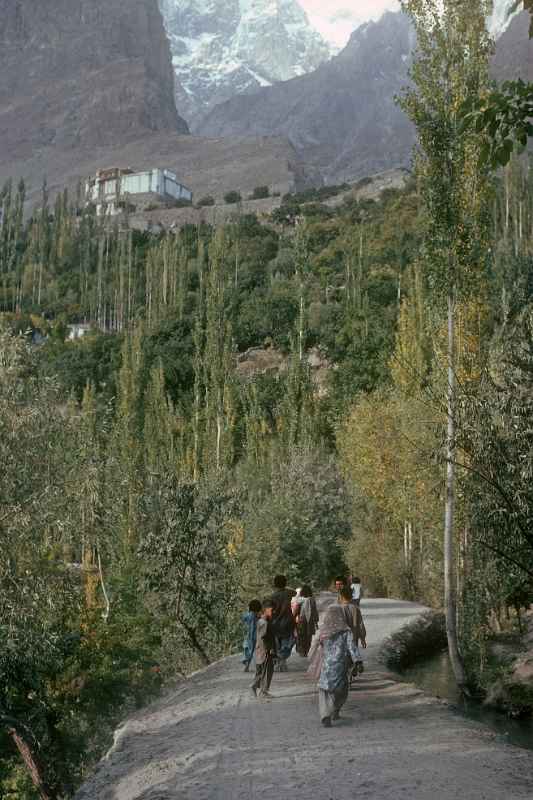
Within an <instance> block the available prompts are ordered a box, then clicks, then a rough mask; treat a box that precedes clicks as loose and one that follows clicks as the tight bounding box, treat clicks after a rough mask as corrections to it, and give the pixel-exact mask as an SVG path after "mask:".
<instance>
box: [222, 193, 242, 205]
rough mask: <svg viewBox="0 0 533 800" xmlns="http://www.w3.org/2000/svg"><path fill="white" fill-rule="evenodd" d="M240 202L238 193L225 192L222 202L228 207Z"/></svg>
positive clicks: (240, 197) (240, 198)
mask: <svg viewBox="0 0 533 800" xmlns="http://www.w3.org/2000/svg"><path fill="white" fill-rule="evenodd" d="M241 200H242V196H241V193H240V192H236V191H232V192H227V193H226V194H225V195H224V202H225V203H227V204H228V205H233V204H234V203H240V202H241Z"/></svg>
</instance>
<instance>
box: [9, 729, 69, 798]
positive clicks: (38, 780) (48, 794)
mask: <svg viewBox="0 0 533 800" xmlns="http://www.w3.org/2000/svg"><path fill="white" fill-rule="evenodd" d="M0 721H1V722H3V723H4V724H5V725H6V727H7V732H8V734H9V736H10V738H11V739H12V741H13V744H14V745H15V747H16V748H17V750H18V751H19V753H20V756H21V758H22V760H23V761H24V765H25V767H26V769H27V770H28V773H29V775H30V778H31V781H32V783H33V785H34V786H35V789H36V791H37V794H38V795H39V797H40V800H56V798H57V792H56V791H55V790H54V789H53V788H52V787H51V786H50V784H49V783H48V782H47V780H46V778H45V775H44V768H43V765H42V764H41V763H40V760H39V757H38V756H37V754H36V752H35V746H34V745H33V744H31V743H30V739H31V738H32V737H31V736H30V732H29V731H26V730H23V729H22V728H23V727H24V726H20V725H19V724H18V723H17V722H16V721H15V720H12V719H11V718H9V717H4V718H3V719H2V717H0Z"/></svg>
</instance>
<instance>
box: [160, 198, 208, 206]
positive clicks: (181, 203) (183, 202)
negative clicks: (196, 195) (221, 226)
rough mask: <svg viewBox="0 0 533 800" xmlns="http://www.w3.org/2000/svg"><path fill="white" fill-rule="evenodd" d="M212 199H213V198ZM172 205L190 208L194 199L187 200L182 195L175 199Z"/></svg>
mask: <svg viewBox="0 0 533 800" xmlns="http://www.w3.org/2000/svg"><path fill="white" fill-rule="evenodd" d="M211 199H212V200H213V198H211ZM213 202H214V200H213ZM170 205H171V206H172V208H190V207H191V206H192V200H186V199H185V198H184V197H180V198H179V199H176V200H173V201H172V202H171V203H170Z"/></svg>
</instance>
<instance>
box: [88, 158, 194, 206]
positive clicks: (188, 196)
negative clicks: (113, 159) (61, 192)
mask: <svg viewBox="0 0 533 800" xmlns="http://www.w3.org/2000/svg"><path fill="white" fill-rule="evenodd" d="M85 196H86V200H87V202H88V203H93V204H94V205H95V206H96V213H97V214H98V215H99V216H106V215H109V216H114V215H116V214H121V213H123V212H124V211H128V210H131V211H134V210H139V211H140V210H143V209H145V208H146V207H147V206H148V205H151V204H158V205H163V206H165V205H167V206H169V205H174V204H175V203H176V202H185V203H192V192H191V190H190V189H188V188H187V187H186V186H182V184H181V183H179V181H178V179H177V177H176V175H175V174H174V173H173V172H170V170H168V169H159V168H157V169H151V170H146V171H144V172H134V170H132V169H120V168H119V167H113V168H111V169H100V170H98V171H97V173H96V175H95V176H94V177H91V178H88V179H87V183H86V184H85Z"/></svg>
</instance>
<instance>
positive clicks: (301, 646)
mask: <svg viewBox="0 0 533 800" xmlns="http://www.w3.org/2000/svg"><path fill="white" fill-rule="evenodd" d="M335 589H336V591H337V598H336V600H335V602H333V603H332V604H331V605H330V606H328V608H327V610H326V611H325V613H324V616H323V620H322V622H321V624H320V626H319V615H318V608H317V605H316V601H315V598H314V597H313V592H312V589H311V587H310V586H307V585H305V586H302V587H301V588H300V589H296V590H294V589H290V588H288V587H287V579H286V577H285V576H284V575H276V577H275V578H274V593H273V594H272V596H271V597H269V598H267V599H266V600H264V601H263V602H262V603H261V602H260V601H259V600H252V601H251V602H250V604H249V608H248V611H247V612H246V613H245V614H243V622H244V624H245V628H246V635H245V640H244V653H243V664H244V670H245V672H248V671H249V669H250V666H251V664H252V662H253V661H255V677H254V681H253V683H252V686H251V690H252V693H253V695H254V696H255V697H260V698H263V699H268V698H270V697H271V694H270V685H271V683H272V678H273V675H274V669H275V667H276V665H277V669H278V670H279V672H286V671H287V661H288V659H289V657H290V656H291V654H292V651H293V649H294V648H295V647H296V652H297V653H298V654H299V655H300V656H302V657H306V656H308V657H309V668H308V674H309V675H310V676H311V677H314V678H315V679H316V680H317V681H318V693H319V694H318V697H319V713H320V719H321V721H322V724H323V725H324V727H328V728H329V727H331V724H332V721H334V720H336V719H338V718H339V715H340V710H341V708H342V706H343V705H344V703H345V702H346V699H347V697H348V691H349V687H350V679H351V676H352V675H353V674H358V673H361V672H362V671H363V669H364V667H363V660H362V657H361V652H360V649H359V646H361V647H363V648H365V647H366V630H365V625H364V621H363V617H362V614H361V609H360V601H361V596H362V592H361V582H360V580H359V579H358V578H354V579H349V580H348V581H346V580H345V579H344V578H338V579H337V580H336V581H335Z"/></svg>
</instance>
